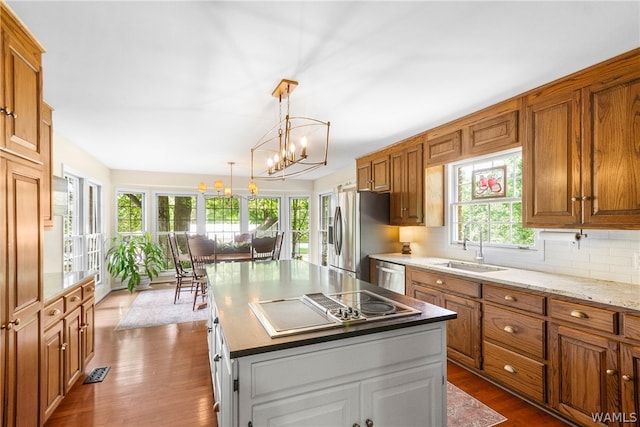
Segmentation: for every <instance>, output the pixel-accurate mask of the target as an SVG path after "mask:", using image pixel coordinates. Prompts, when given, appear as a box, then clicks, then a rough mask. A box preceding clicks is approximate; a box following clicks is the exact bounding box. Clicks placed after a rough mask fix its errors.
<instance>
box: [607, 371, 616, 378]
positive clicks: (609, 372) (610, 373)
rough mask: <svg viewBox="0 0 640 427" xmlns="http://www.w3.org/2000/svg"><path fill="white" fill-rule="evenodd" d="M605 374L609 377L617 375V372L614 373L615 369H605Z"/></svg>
mask: <svg viewBox="0 0 640 427" xmlns="http://www.w3.org/2000/svg"><path fill="white" fill-rule="evenodd" d="M606 372H607V375H609V376H610V377H612V376H614V375H615V374H617V373H618V371H616V370H615V369H607V371H606Z"/></svg>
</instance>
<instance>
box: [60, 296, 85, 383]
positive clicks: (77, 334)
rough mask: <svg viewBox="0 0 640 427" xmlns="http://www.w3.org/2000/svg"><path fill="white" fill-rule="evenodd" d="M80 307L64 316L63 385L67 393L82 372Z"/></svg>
mask: <svg viewBox="0 0 640 427" xmlns="http://www.w3.org/2000/svg"><path fill="white" fill-rule="evenodd" d="M81 328H82V307H81V306H78V307H76V308H75V309H74V310H73V311H72V312H71V313H69V314H67V315H66V316H65V318H64V340H65V344H66V346H65V348H66V349H65V369H64V387H65V393H67V392H68V391H69V390H70V389H71V387H72V386H73V384H74V383H75V382H76V380H77V379H78V378H80V375H81V373H82V329H81Z"/></svg>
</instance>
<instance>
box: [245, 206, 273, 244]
mask: <svg viewBox="0 0 640 427" xmlns="http://www.w3.org/2000/svg"><path fill="white" fill-rule="evenodd" d="M247 207H248V210H249V232H250V233H252V234H253V235H254V236H256V237H262V236H275V235H276V233H277V232H278V230H279V228H280V197H264V196H259V197H251V198H250V199H249V200H247Z"/></svg>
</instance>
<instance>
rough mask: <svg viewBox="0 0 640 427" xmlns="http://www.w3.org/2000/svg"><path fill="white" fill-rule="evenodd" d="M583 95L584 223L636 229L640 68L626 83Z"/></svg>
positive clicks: (593, 88)
mask: <svg viewBox="0 0 640 427" xmlns="http://www.w3.org/2000/svg"><path fill="white" fill-rule="evenodd" d="M636 67H637V65H636ZM582 98H583V102H584V104H585V113H586V114H587V116H586V117H585V120H584V143H583V162H582V179H583V188H584V196H585V199H584V222H585V224H589V225H596V226H614V227H615V226H620V227H621V228H640V142H639V141H640V126H639V125H638V117H640V101H638V100H639V99H640V68H636V71H635V73H633V75H632V78H631V79H630V80H628V81H626V82H624V83H617V84H611V83H608V84H595V85H592V86H589V87H587V88H585V89H584V90H583V97H582Z"/></svg>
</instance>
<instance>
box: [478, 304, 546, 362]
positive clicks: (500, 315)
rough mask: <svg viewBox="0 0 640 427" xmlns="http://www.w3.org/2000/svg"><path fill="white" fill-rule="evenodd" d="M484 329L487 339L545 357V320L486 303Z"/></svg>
mask: <svg viewBox="0 0 640 427" xmlns="http://www.w3.org/2000/svg"><path fill="white" fill-rule="evenodd" d="M483 329H484V337H485V338H487V339H491V340H493V341H497V342H499V343H501V344H504V345H506V346H507V347H511V348H514V349H517V350H518V352H520V353H526V354H527V355H530V356H534V357H538V358H540V359H544V354H545V353H544V337H545V321H544V320H541V319H536V318H533V317H530V316H526V315H524V314H518V313H514V312H513V311H509V310H504V309H501V308H498V307H493V306H491V305H489V304H485V306H484V317H483Z"/></svg>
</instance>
